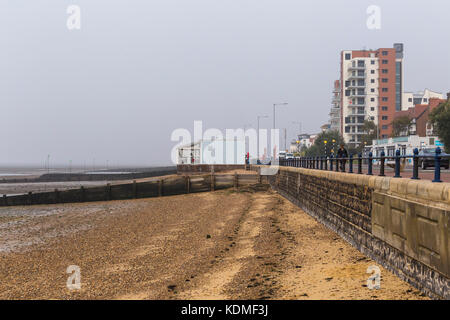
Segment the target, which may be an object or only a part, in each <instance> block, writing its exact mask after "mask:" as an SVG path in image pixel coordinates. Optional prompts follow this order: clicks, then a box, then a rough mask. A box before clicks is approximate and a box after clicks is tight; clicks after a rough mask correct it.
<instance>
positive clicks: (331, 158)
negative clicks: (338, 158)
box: [330, 154, 333, 171]
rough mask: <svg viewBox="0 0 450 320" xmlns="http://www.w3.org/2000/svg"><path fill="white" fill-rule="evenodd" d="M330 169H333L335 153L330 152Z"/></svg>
mask: <svg viewBox="0 0 450 320" xmlns="http://www.w3.org/2000/svg"><path fill="white" fill-rule="evenodd" d="M330 171H333V154H330Z"/></svg>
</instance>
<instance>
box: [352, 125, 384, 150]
mask: <svg viewBox="0 0 450 320" xmlns="http://www.w3.org/2000/svg"><path fill="white" fill-rule="evenodd" d="M362 129H363V131H364V134H363V135H362V136H361V141H360V142H361V143H360V144H359V147H358V148H356V149H355V151H356V153H359V152H362V151H363V149H364V147H365V146H366V145H367V146H370V145H372V142H373V140H376V139H377V138H378V126H377V125H376V124H375V122H373V121H371V120H365V121H364V124H363V126H362ZM352 153H353V152H352Z"/></svg>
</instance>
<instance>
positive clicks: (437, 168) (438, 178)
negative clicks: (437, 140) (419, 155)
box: [433, 147, 442, 182]
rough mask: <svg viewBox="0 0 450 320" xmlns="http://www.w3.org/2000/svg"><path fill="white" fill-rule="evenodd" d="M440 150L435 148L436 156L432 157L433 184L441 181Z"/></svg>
mask: <svg viewBox="0 0 450 320" xmlns="http://www.w3.org/2000/svg"><path fill="white" fill-rule="evenodd" d="M441 152H442V150H441V148H439V147H437V148H436V154H435V155H434V180H433V182H442V180H441Z"/></svg>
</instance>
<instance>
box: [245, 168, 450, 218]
mask: <svg viewBox="0 0 450 320" xmlns="http://www.w3.org/2000/svg"><path fill="white" fill-rule="evenodd" d="M261 167H263V166H261V165H258V166H257V165H253V166H251V169H252V170H255V169H256V171H259V170H258V169H259V168H261ZM279 170H281V171H292V172H301V173H302V174H306V175H311V176H316V177H321V178H326V179H329V180H333V181H340V182H343V183H350V184H354V185H359V186H367V187H369V188H372V189H373V190H374V191H379V192H382V193H386V194H389V195H393V196H396V197H399V198H404V199H408V200H411V201H416V202H419V203H424V204H428V205H432V206H435V207H438V208H440V209H444V210H450V183H445V182H439V183H436V182H432V181H430V180H413V179H408V178H393V177H380V176H375V175H373V176H369V175H367V174H356V173H345V172H335V171H325V170H315V169H306V168H292V167H279Z"/></svg>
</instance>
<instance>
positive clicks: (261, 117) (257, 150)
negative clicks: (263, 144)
mask: <svg viewBox="0 0 450 320" xmlns="http://www.w3.org/2000/svg"><path fill="white" fill-rule="evenodd" d="M268 117H269V116H265V115H264V116H257V117H256V118H257V119H258V120H257V122H258V129H257V131H256V158H257V159H256V161H259V156H260V155H259V119H264V118H268Z"/></svg>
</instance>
